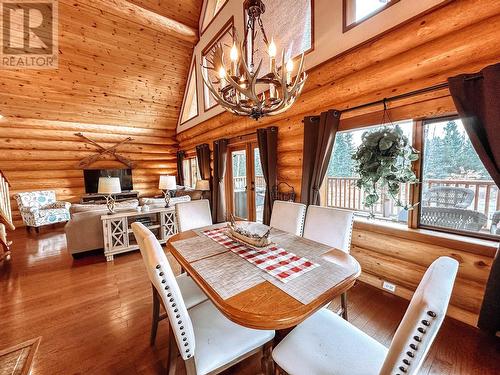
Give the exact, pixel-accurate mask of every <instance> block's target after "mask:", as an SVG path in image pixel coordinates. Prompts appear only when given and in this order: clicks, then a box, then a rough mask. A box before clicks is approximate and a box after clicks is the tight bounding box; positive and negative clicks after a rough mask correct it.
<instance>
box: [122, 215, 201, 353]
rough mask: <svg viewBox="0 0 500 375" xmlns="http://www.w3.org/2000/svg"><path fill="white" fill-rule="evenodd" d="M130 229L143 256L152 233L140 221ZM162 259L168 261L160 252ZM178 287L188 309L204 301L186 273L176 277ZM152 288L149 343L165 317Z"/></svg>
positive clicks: (157, 296)
mask: <svg viewBox="0 0 500 375" xmlns="http://www.w3.org/2000/svg"><path fill="white" fill-rule="evenodd" d="M131 226H132V231H133V232H134V237H135V239H136V241H137V244H138V245H139V250H140V251H141V254H142V256H143V258H144V252H145V251H146V245H145V239H146V238H148V237H149V236H151V235H153V234H152V233H151V231H150V230H149V229H148V228H147V227H145V226H144V225H143V224H141V223H132V225H131ZM159 256H162V257H164V258H165V259H164V261H166V262H168V260H167V257H166V256H165V253H163V252H162V255H159ZM176 279H177V284H178V285H179V289H180V291H181V293H182V296H183V297H184V302H185V304H186V307H187V308H188V309H189V308H191V307H193V306H196V305H198V304H199V303H201V302H203V301H206V300H207V296H206V295H205V293H203V292H202V290H201V289H200V288H199V287H198V286H197V285H196V283H195V282H194V281H193V279H191V278H190V277H189V276H188V274H186V273H183V274H180V275H179V276H177V277H176ZM151 286H152V289H153V318H152V323H151V338H150V344H151V345H154V344H155V341H156V333H157V331H158V324H159V323H160V321H162V320H163V319H165V318H166V315H165V314H162V315H160V296H159V295H158V292H157V291H156V288H155V287H154V285H151Z"/></svg>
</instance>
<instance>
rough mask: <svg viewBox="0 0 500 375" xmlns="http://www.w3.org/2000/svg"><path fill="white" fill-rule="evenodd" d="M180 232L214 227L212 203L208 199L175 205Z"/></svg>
mask: <svg viewBox="0 0 500 375" xmlns="http://www.w3.org/2000/svg"><path fill="white" fill-rule="evenodd" d="M175 213H176V216H177V225H178V228H179V232H185V231H187V230H191V229H196V228H201V227H206V226H208V225H212V214H211V212H210V203H209V202H208V200H207V199H200V200H197V201H191V202H186V203H177V204H176V205H175Z"/></svg>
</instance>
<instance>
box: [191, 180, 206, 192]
mask: <svg viewBox="0 0 500 375" xmlns="http://www.w3.org/2000/svg"><path fill="white" fill-rule="evenodd" d="M195 190H200V191H209V190H210V182H209V181H208V180H198V181H196V186H195Z"/></svg>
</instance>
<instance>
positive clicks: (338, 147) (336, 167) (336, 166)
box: [327, 132, 356, 177]
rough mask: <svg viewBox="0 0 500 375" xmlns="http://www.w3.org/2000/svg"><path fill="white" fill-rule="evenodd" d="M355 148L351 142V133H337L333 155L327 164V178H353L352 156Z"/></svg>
mask: <svg viewBox="0 0 500 375" xmlns="http://www.w3.org/2000/svg"><path fill="white" fill-rule="evenodd" d="M355 153H356V147H355V146H354V143H353V140H352V133H350V132H344V133H337V136H336V137H335V145H334V146H333V154H332V157H331V158H330V162H329V164H328V170H327V176H329V177H355V174H354V160H352V155H354V154H355Z"/></svg>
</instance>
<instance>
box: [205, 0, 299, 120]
mask: <svg viewBox="0 0 500 375" xmlns="http://www.w3.org/2000/svg"><path fill="white" fill-rule="evenodd" d="M243 6H244V8H245V12H246V14H247V15H248V21H247V28H246V34H245V39H244V41H243V42H241V41H239V40H238V38H237V36H236V32H235V30H234V29H233V45H232V47H231V48H230V51H229V58H230V65H229V67H226V65H225V63H224V56H225V55H224V48H223V46H222V44H221V43H218V44H216V45H215V46H214V48H213V49H212V51H211V53H210V56H209V57H208V58H207V62H208V66H203V65H202V72H203V74H202V76H203V80H204V82H205V85H206V86H207V88H208V90H209V91H210V93H211V94H212V96H213V97H214V98H215V101H216V102H217V103H218V104H220V105H221V106H222V107H223V108H224V109H226V110H227V111H229V112H231V113H234V114H236V115H239V116H250V117H252V118H253V119H255V120H258V119H259V118H261V117H262V116H272V115H277V114H280V113H283V112H285V111H286V110H288V109H289V108H290V107H291V106H292V105H293V103H295V101H296V100H297V98H298V96H299V95H300V93H301V92H302V89H303V88H304V84H305V82H306V79H307V73H306V72H305V71H304V53H302V55H301V57H300V64H299V67H298V70H297V74H296V76H295V80H292V74H293V70H294V64H293V60H292V59H291V58H290V59H288V61H285V51H282V53H281V65H280V67H279V68H278V67H277V64H276V55H277V51H278V48H277V46H276V43H275V42H274V39H273V38H272V39H271V42H269V41H268V39H267V36H266V32H265V30H264V25H263V23H262V20H261V18H260V17H261V15H262V14H263V13H264V12H265V10H266V7H265V5H264V3H263V2H262V0H246V1H245V2H244V4H243ZM256 24H257V25H258V26H259V29H260V32H261V34H262V38H263V40H264V43H265V44H266V46H267V53H268V55H269V73H268V74H266V75H264V76H262V77H259V72H260V70H261V68H262V60H261V61H260V62H259V64H258V65H257V68H255V65H254V55H255V38H256V36H257V31H256V30H255V26H256ZM244 47H246V51H247V52H248V54H247V55H248V58H247V59H245V58H244V56H245V54H244V51H245V49H244ZM209 70H213V71H215V72H216V73H217V75H218V79H216V80H215V81H214V82H212V81H211V79H210V77H209V75H208V72H209ZM267 89H269V94H268V96H266V90H267Z"/></svg>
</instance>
